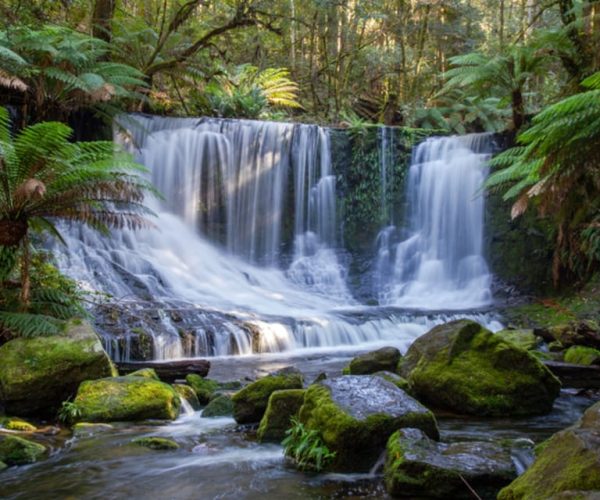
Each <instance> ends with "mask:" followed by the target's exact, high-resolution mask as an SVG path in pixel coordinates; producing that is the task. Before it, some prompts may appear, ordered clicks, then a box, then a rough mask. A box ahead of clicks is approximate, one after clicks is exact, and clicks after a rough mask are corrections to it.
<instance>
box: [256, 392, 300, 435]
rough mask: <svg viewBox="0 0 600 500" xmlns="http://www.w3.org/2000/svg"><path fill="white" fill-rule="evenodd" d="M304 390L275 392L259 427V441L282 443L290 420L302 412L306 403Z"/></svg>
mask: <svg viewBox="0 0 600 500" xmlns="http://www.w3.org/2000/svg"><path fill="white" fill-rule="evenodd" d="M305 392H306V391H305V390H304V389H288V390H283V391H275V392H273V393H272V394H271V396H270V397H269V403H268V405H267V410H266V411H265V414H264V415H263V418H262V419H261V421H260V425H259V426H258V432H257V433H256V437H257V438H258V440H259V441H278V442H279V441H281V440H282V439H283V438H284V437H285V431H287V430H288V429H289V428H290V426H291V423H290V419H291V418H292V417H294V416H296V415H298V412H299V411H300V407H301V406H302V403H304V394H305Z"/></svg>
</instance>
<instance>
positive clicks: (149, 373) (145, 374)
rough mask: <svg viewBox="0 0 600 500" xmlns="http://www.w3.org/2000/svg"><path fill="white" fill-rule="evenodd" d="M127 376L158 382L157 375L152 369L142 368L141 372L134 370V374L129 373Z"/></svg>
mask: <svg viewBox="0 0 600 500" xmlns="http://www.w3.org/2000/svg"><path fill="white" fill-rule="evenodd" d="M128 376H129V377H145V378H151V379H154V380H160V379H159V378H158V375H157V373H156V370H155V369H154V368H142V369H141V370H136V371H134V372H131V373H130V374H129V375H128Z"/></svg>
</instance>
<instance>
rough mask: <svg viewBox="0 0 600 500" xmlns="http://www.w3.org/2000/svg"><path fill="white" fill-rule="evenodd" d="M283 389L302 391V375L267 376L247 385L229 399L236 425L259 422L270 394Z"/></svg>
mask: <svg viewBox="0 0 600 500" xmlns="http://www.w3.org/2000/svg"><path fill="white" fill-rule="evenodd" d="M285 389H302V375H300V374H298V373H285V374H280V375H268V376H266V377H264V378H261V379H259V380H257V381H256V382H253V383H251V384H249V385H247V386H246V387H244V388H243V389H242V390H241V391H238V392H237V393H235V394H234V396H233V397H232V398H231V399H232V401H233V418H235V420H236V422H237V423H238V424H251V423H255V422H260V420H261V419H262V417H263V415H264V414H265V411H266V409H267V404H268V403H269V397H270V396H271V394H273V393H274V392H275V391H280V390H285Z"/></svg>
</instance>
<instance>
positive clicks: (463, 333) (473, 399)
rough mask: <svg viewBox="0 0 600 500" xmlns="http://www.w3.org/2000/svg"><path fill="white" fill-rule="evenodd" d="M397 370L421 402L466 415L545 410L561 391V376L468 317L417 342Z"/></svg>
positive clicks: (498, 414)
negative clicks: (557, 376) (559, 378)
mask: <svg viewBox="0 0 600 500" xmlns="http://www.w3.org/2000/svg"><path fill="white" fill-rule="evenodd" d="M401 372H402V375H404V376H405V377H406V378H407V379H408V381H409V382H410V384H411V387H412V390H413V393H414V394H416V395H417V397H419V399H420V400H422V401H425V402H427V403H429V404H431V405H432V406H435V407H440V408H446V409H449V410H452V411H455V412H457V413H464V414H473V415H486V416H487V415H490V416H494V415H495V416H507V415H535V414H544V413H548V412H549V411H550V410H551V409H552V405H553V403H554V400H555V399H556V397H557V396H558V394H559V392H560V382H559V380H558V379H557V378H556V377H555V376H554V375H553V374H552V373H551V372H550V370H548V369H547V368H546V367H545V366H544V365H543V364H542V363H541V362H540V361H539V360H538V359H537V358H536V357H535V356H532V355H531V354H530V353H529V352H527V351H525V350H524V349H520V348H518V347H516V346H515V345H514V344H512V343H510V342H507V341H505V340H503V339H502V338H501V337H500V336H498V335H494V334H493V333H492V332H490V331H489V330H486V329H485V328H483V327H482V326H481V325H479V324H478V323H475V322H474V321H469V320H459V321H452V322H450V323H446V324H444V325H439V326H437V327H435V328H433V329H432V330H431V331H429V332H428V333H426V334H425V335H422V336H421V337H419V338H418V339H417V340H415V342H414V343H413V344H412V345H411V346H410V348H409V349H408V352H407V353H406V355H405V356H404V358H403V359H402V362H401Z"/></svg>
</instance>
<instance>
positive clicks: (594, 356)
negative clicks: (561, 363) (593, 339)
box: [564, 345, 600, 365]
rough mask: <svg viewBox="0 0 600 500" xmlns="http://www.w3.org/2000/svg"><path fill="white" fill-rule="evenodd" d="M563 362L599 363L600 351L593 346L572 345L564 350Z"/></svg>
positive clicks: (578, 363)
mask: <svg viewBox="0 0 600 500" xmlns="http://www.w3.org/2000/svg"><path fill="white" fill-rule="evenodd" d="M564 359H565V362H567V363H573V364H576V365H600V351H599V350H598V349H594V348H593V347H584V346H581V345H574V346H571V347H569V348H568V349H567V350H566V352H565V358H564Z"/></svg>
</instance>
